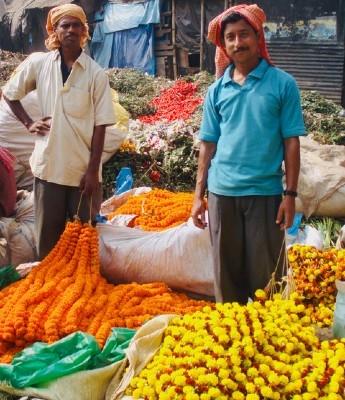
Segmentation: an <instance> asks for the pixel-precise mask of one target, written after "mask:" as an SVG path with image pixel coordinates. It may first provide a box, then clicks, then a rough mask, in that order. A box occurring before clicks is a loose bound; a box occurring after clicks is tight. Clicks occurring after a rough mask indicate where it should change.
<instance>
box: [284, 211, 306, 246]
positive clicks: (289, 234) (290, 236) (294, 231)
mask: <svg viewBox="0 0 345 400" xmlns="http://www.w3.org/2000/svg"><path fill="white" fill-rule="evenodd" d="M302 217H303V214H302V213H296V214H295V216H294V219H293V223H292V226H291V227H290V228H289V229H287V230H286V244H287V245H288V246H289V245H292V244H294V243H295V241H296V239H297V235H298V230H299V227H300V226H301V221H302Z"/></svg>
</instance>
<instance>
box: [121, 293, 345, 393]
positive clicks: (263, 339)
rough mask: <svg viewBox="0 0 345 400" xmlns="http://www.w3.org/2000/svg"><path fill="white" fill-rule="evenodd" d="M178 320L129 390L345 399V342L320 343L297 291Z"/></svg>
mask: <svg viewBox="0 0 345 400" xmlns="http://www.w3.org/2000/svg"><path fill="white" fill-rule="evenodd" d="M258 295H259V298H260V300H259V301H255V302H253V303H248V304H247V305H246V306H240V305H239V304H238V303H226V304H217V305H216V308H215V309H211V308H210V307H208V306H207V307H205V308H204V309H203V310H201V311H197V312H195V313H194V314H192V315H185V316H183V317H175V318H174V319H173V320H172V321H171V323H170V324H169V326H168V328H167V329H166V331H165V333H164V337H163V342H162V345H161V347H160V348H159V350H158V352H157V353H156V355H155V356H154V357H153V359H152V360H151V361H150V362H149V364H148V365H147V366H146V367H145V369H143V370H142V371H141V372H140V374H139V375H138V376H137V377H134V378H133V379H132V380H131V382H130V385H129V387H128V388H127V391H126V394H127V395H129V396H132V397H133V398H134V399H139V398H140V399H145V400H156V399H157V400H172V399H175V400H178V399H181V400H182V399H183V400H199V399H200V400H211V399H217V400H227V399H232V400H267V399H273V400H313V399H325V400H326V399H328V400H341V399H343V398H344V389H345V378H344V367H345V340H334V341H329V342H328V341H325V342H320V341H319V339H318V338H317V337H316V335H315V333H314V330H313V328H312V327H311V326H310V318H309V317H308V316H306V314H305V307H304V305H303V304H300V303H298V300H295V298H297V297H296V296H292V297H293V298H292V299H290V300H282V298H281V296H280V295H275V296H274V298H273V300H266V299H265V294H264V292H263V291H261V290H260V291H259V292H258Z"/></svg>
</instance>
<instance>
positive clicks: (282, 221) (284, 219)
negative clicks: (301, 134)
mask: <svg viewBox="0 0 345 400" xmlns="http://www.w3.org/2000/svg"><path fill="white" fill-rule="evenodd" d="M284 147H285V150H284V163H285V175H286V190H290V191H292V192H296V191H297V184H298V175H299V170H300V145H299V138H298V137H291V138H288V139H285V140H284ZM294 215H295V197H293V196H291V195H286V196H285V197H284V199H283V201H282V202H281V204H280V207H279V210H278V215H277V220H276V223H277V224H279V225H280V228H281V229H287V228H289V227H290V226H291V225H292V222H293V218H294Z"/></svg>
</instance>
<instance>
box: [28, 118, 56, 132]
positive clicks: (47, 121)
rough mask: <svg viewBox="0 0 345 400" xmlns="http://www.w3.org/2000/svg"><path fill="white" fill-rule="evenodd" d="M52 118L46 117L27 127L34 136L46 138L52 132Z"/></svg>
mask: <svg viewBox="0 0 345 400" xmlns="http://www.w3.org/2000/svg"><path fill="white" fill-rule="evenodd" d="M50 125H51V117H44V118H42V119H39V120H38V121H35V122H32V123H31V124H29V125H27V128H28V131H29V132H30V133H33V134H34V135H39V136H45V135H47V134H48V133H49V131H50Z"/></svg>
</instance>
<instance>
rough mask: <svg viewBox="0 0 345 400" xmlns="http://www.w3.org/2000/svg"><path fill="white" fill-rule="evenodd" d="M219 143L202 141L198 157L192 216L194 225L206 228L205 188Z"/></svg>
mask: <svg viewBox="0 0 345 400" xmlns="http://www.w3.org/2000/svg"><path fill="white" fill-rule="evenodd" d="M216 148H217V144H216V143H214V142H205V141H201V144H200V150H199V158H198V172H197V176H196V186H195V194H194V201H193V207H192V218H193V222H194V225H195V226H197V227H198V228H201V229H203V228H205V227H206V223H205V209H206V208H205V202H204V196H205V190H206V182H207V174H208V169H209V166H210V163H211V160H212V158H213V155H214V153H215V151H216Z"/></svg>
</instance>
